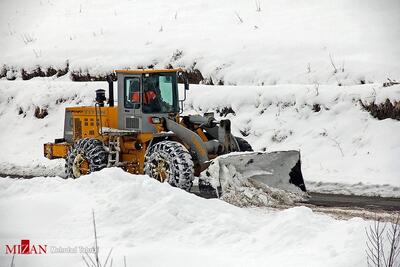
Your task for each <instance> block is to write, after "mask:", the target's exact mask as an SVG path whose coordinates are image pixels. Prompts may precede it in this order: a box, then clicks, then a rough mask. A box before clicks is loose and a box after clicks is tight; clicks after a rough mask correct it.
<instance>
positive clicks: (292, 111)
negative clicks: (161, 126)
mask: <svg viewBox="0 0 400 267" xmlns="http://www.w3.org/2000/svg"><path fill="white" fill-rule="evenodd" d="M98 88H107V83H106V82H90V83H76V82H75V83H74V82H70V81H63V80H62V79H56V80H52V79H51V78H47V79H44V78H36V79H33V80H31V81H12V82H9V81H0V128H1V131H0V142H1V143H0V144H1V145H0V147H1V149H2V153H0V170H1V171H0V173H8V174H18V175H23V174H29V175H41V176H43V175H62V174H63V164H64V163H63V161H62V160H52V161H50V160H48V159H46V158H44V157H43V150H42V149H43V148H42V145H43V143H46V142H50V141H53V140H54V139H55V138H59V137H62V135H63V127H64V122H63V119H64V109H65V107H67V106H79V105H92V104H93V101H94V100H93V99H94V96H95V93H94V91H95V89H98ZM387 98H389V99H390V100H391V101H399V100H400V86H391V87H385V88H383V87H381V86H380V85H376V84H371V85H362V86H341V87H339V86H324V85H321V86H318V87H316V86H315V85H277V86H205V85H198V86H192V87H191V89H190V90H189V91H188V100H187V102H186V105H185V109H186V113H202V112H206V111H215V110H219V111H221V110H222V109H223V108H224V107H230V108H231V109H232V111H234V112H235V115H233V114H228V115H227V118H229V119H231V120H232V131H233V133H234V134H235V135H237V136H242V134H244V135H246V136H245V137H244V138H246V139H247V140H248V141H249V142H250V143H251V144H252V146H253V148H254V149H255V150H266V151H276V150H292V149H294V150H300V151H301V157H302V170H303V175H304V180H305V182H306V186H307V183H312V187H310V188H313V189H315V190H317V191H319V190H323V191H326V190H330V191H332V192H335V190H336V189H334V188H339V189H340V190H341V192H350V193H351V192H352V189H349V188H350V187H353V188H354V192H357V193H360V192H362V191H363V190H362V188H364V189H365V192H364V193H366V194H379V195H386V196H400V180H399V179H398V178H399V176H398V175H399V173H400V165H399V164H398V162H397V159H398V158H399V156H400V139H399V138H398V135H397V134H396V133H398V132H400V124H399V122H398V121H396V120H392V119H385V120H377V119H375V118H373V117H372V116H371V115H370V114H369V113H368V112H366V111H364V110H362V108H361V106H360V104H359V102H358V101H359V100H361V101H363V102H365V103H369V102H371V101H375V103H382V102H384V101H385V100H386V99H387ZM36 107H41V108H46V109H47V110H48V113H49V114H48V115H47V116H46V117H45V118H43V119H37V118H36V117H34V110H35V108H36ZM316 107H319V109H320V110H319V111H318V112H317V110H318V109H316ZM19 113H20V114H19ZM216 116H217V117H218V116H219V115H218V114H216ZM326 183H329V185H328V186H324V184H326ZM352 185H356V187H354V186H352ZM377 185H380V186H377ZM376 189H379V190H376ZM348 190H349V191H348Z"/></svg>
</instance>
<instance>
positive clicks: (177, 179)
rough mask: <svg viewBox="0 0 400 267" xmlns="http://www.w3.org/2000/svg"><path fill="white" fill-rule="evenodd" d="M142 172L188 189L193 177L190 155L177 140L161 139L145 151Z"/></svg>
mask: <svg viewBox="0 0 400 267" xmlns="http://www.w3.org/2000/svg"><path fill="white" fill-rule="evenodd" d="M144 172H145V174H147V175H149V176H150V177H152V178H154V179H156V180H158V181H160V182H167V183H169V184H170V185H172V186H175V187H178V188H181V189H183V190H186V191H189V190H190V188H191V187H192V184H193V179H194V168H193V160H192V156H191V155H190V153H189V151H188V150H187V149H186V148H185V147H184V146H183V145H182V144H180V143H178V142H174V141H161V142H159V143H156V144H154V145H152V146H151V147H150V148H149V150H148V151H147V153H146V157H145V162H144Z"/></svg>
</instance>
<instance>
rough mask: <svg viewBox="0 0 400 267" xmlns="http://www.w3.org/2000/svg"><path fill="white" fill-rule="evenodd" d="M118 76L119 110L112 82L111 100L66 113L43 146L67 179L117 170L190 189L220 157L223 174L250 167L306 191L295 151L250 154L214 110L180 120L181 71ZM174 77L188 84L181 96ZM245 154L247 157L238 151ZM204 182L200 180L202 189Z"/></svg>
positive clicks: (260, 177)
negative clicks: (60, 128) (58, 134)
mask: <svg viewBox="0 0 400 267" xmlns="http://www.w3.org/2000/svg"><path fill="white" fill-rule="evenodd" d="M115 73H116V76H117V84H118V86H117V92H118V93H117V95H118V98H117V103H118V105H117V106H114V87H113V81H112V79H111V78H109V80H108V84H109V97H108V99H107V98H106V95H105V90H103V89H99V90H96V99H95V100H96V102H95V105H94V106H85V107H69V108H66V110H65V120H64V137H63V138H59V139H56V140H55V142H53V143H46V144H44V155H45V157H47V158H49V159H55V158H64V159H65V174H66V177H67V178H78V177H80V176H82V175H85V174H89V173H91V172H95V171H99V170H101V169H103V168H106V167H121V168H123V169H124V170H125V171H127V172H130V173H133V174H147V175H149V176H150V177H152V178H155V179H157V180H159V181H160V182H168V183H169V184H171V185H172V186H176V187H179V188H182V189H184V190H187V191H189V190H190V188H191V186H192V184H193V180H194V177H195V176H199V177H207V175H200V174H201V173H202V172H204V173H207V168H208V167H209V165H210V164H212V162H213V160H214V159H216V158H217V157H219V156H221V155H225V156H224V157H223V159H220V160H218V161H216V162H218V164H222V165H221V170H223V169H224V168H229V167H232V166H234V167H235V168H236V169H237V170H240V171H241V172H246V171H247V170H251V171H252V173H255V175H253V176H252V177H251V178H254V179H256V180H257V181H261V182H262V183H265V184H267V185H270V186H277V187H279V185H277V184H278V183H277V181H278V182H279V184H282V183H283V184H284V185H285V187H286V185H288V184H292V185H295V186H297V187H298V188H300V189H301V190H303V191H305V190H306V188H305V185H304V181H303V177H302V174H301V166H300V153H299V152H298V151H280V152H278V153H261V152H249V151H252V148H251V146H250V144H249V143H247V142H246V141H245V140H244V139H242V138H240V137H235V136H233V135H232V133H231V122H230V121H229V120H216V119H215V118H214V114H213V113H206V114H204V115H188V116H181V113H182V111H183V103H184V101H185V99H186V91H187V90H188V89H189V84H188V82H187V80H186V78H185V74H184V72H182V70H181V69H157V70H156V69H149V70H144V69H139V70H116V71H115ZM178 78H180V79H182V80H183V81H184V85H185V90H184V94H183V97H182V99H180V98H179V94H178V82H177V81H178ZM243 151H248V152H247V153H238V152H243ZM232 153H233V154H232ZM230 159H232V160H230ZM249 173H250V172H249ZM209 185H210V184H209V181H207V179H204V180H202V179H200V182H199V187H200V190H202V188H203V189H207V188H208V187H209Z"/></svg>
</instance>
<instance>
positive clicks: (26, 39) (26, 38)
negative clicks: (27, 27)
mask: <svg viewBox="0 0 400 267" xmlns="http://www.w3.org/2000/svg"><path fill="white" fill-rule="evenodd" d="M21 38H22V41H23V42H24V44H26V45H27V44H29V43H33V42H35V41H36V38H33V36H32V35H30V34H29V33H24V34H22V35H21Z"/></svg>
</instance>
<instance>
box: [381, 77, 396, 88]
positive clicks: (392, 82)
mask: <svg viewBox="0 0 400 267" xmlns="http://www.w3.org/2000/svg"><path fill="white" fill-rule="evenodd" d="M387 80H388V81H387V82H384V83H383V87H389V86H392V85H395V84H400V82H398V81H396V80H391V79H389V78H387Z"/></svg>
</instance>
